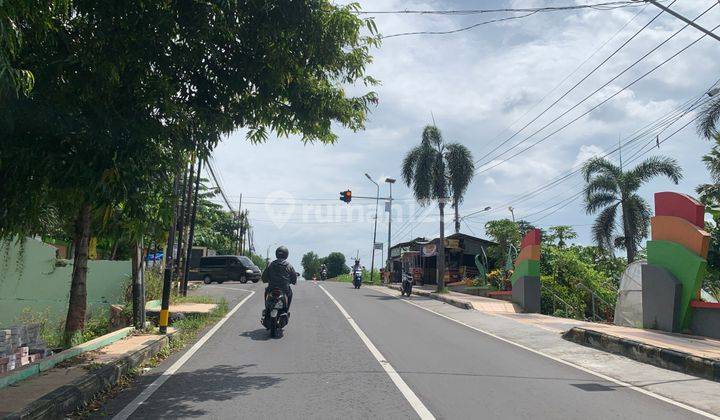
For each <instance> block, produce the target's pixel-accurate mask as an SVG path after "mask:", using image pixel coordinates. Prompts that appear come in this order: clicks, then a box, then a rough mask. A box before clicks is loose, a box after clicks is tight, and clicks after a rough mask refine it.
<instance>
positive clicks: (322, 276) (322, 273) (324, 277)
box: [320, 264, 327, 280]
mask: <svg viewBox="0 0 720 420" xmlns="http://www.w3.org/2000/svg"><path fill="white" fill-rule="evenodd" d="M320 279H321V280H327V266H326V265H325V264H322V265H321V266H320Z"/></svg>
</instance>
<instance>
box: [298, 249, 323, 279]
mask: <svg viewBox="0 0 720 420" xmlns="http://www.w3.org/2000/svg"><path fill="white" fill-rule="evenodd" d="M301 264H302V267H303V272H302V276H303V277H304V278H306V279H312V278H313V277H318V278H319V277H320V265H321V264H322V261H321V260H320V257H318V255H317V254H316V253H314V252H312V251H309V252H307V253H305V255H303V257H302V261H301Z"/></svg>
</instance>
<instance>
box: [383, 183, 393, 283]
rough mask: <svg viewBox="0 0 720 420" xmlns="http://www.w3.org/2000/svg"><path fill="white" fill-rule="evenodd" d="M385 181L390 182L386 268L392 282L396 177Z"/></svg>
mask: <svg viewBox="0 0 720 420" xmlns="http://www.w3.org/2000/svg"><path fill="white" fill-rule="evenodd" d="M385 182H387V183H388V186H389V187H390V199H389V200H388V208H387V212H388V245H387V249H388V253H387V267H386V270H387V272H388V280H389V282H390V283H392V264H391V262H390V246H391V245H390V241H391V238H392V186H393V184H394V183H395V179H393V178H385Z"/></svg>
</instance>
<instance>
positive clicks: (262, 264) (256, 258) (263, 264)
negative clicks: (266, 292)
mask: <svg viewBox="0 0 720 420" xmlns="http://www.w3.org/2000/svg"><path fill="white" fill-rule="evenodd" d="M245 256H246V257H248V258H250V261H252V262H253V264H255V265H257V266H258V268H259V269H261V270H264V269H265V268H267V260H266V259H265V258H263V257H261V256H260V255H257V254H253V253H252V252H245Z"/></svg>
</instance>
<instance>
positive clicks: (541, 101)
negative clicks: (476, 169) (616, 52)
mask: <svg viewBox="0 0 720 420" xmlns="http://www.w3.org/2000/svg"><path fill="white" fill-rule="evenodd" d="M646 8H647V5H646V6H645V7H643V8H642V9H640V10H639V11H638V12H637V13H635V15H633V17H631V18H630V19H629V20H628V21H627V22H625V24H624V25H623V26H622V27H621V28H620V29H618V30H617V31H616V32H615V33H614V34H613V35H612V36H611V37H610V38H608V39H606V40H605V42H603V43H602V44H601V45H600V46H599V47H597V48H595V51H593V53H592V54H590V55H589V56H587V58H585V60H583V62H582V63H580V64H579V65H578V66H577V67H575V69H574V70H573V71H572V72H570V73H569V74H568V75H567V76H565V77H564V78H563V79H562V80H561V81H560V82H559V83H558V84H556V85H555V86H554V87H553V88H552V89H550V90H549V91H548V92H547V93H546V94H545V95H543V97H542V98H540V100H539V101H538V102H536V103H535V105H533V106H532V107H530V108H529V109H528V110H526V111H525V112H524V113H523V114H522V115H521V116H520V117H518V118H517V119H515V120H514V121H513V122H511V123H510V125H509V126H508V127H507V128H505V129H503V130H501V131H500V132H499V133H498V134H496V135H495V136H494V137H493V140H492V142H494V141H495V140H496V139H497V138H499V137H500V135H501V134H503V133H504V132H506V131H509V130H510V129H511V128H512V127H513V126H514V125H515V124H517V123H518V122H520V120H522V119H523V118H525V117H526V116H527V115H528V114H529V113H530V112H532V111H533V110H534V109H535V108H537V106H538V105H540V104H541V103H543V102H544V101H545V99H547V98H548V97H549V96H550V95H551V94H552V93H553V92H555V91H556V90H557V89H558V88H559V87H560V86H562V85H563V84H564V83H565V82H566V81H567V80H568V79H570V78H571V77H572V76H573V75H574V74H575V73H577V72H578V71H579V70H580V69H581V68H582V67H583V66H584V65H585V64H587V62H588V61H590V60H591V59H592V58H593V57H595V55H597V53H599V52H600V51H601V50H602V49H603V48H605V46H606V45H607V44H609V43H610V41H612V40H613V39H615V38H616V37H617V36H618V35H619V34H620V33H621V32H622V31H623V30H625V28H627V27H628V25H630V24H631V23H632V22H633V21H634V20H635V19H637V17H638V16H640V14H642V12H643V11H645V9H646ZM536 119H537V118H536ZM516 134H517V133H515V134H513V136H515V135H516ZM501 146H502V144H501V145H499V146H498V147H496V148H494V149H493V150H491V151H490V152H488V153H486V154H485V155H483V156H482V157H480V159H478V160H476V161H475V164H477V163H479V162H480V161H482V160H483V159H484V158H485V157H487V156H488V155H489V154H491V153H493V152H494V151H495V150H497V149H498V148H499V147H501Z"/></svg>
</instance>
